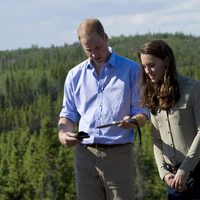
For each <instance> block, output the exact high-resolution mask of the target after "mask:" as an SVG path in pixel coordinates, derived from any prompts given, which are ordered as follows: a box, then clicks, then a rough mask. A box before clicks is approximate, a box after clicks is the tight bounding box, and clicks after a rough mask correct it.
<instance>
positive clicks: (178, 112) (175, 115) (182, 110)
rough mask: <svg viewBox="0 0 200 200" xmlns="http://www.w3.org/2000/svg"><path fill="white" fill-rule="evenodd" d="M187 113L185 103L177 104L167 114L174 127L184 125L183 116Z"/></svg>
mask: <svg viewBox="0 0 200 200" xmlns="http://www.w3.org/2000/svg"><path fill="white" fill-rule="evenodd" d="M186 112H187V103H186V102H184V103H179V104H177V105H176V106H175V107H174V108H173V109H171V111H170V112H169V117H170V121H172V122H173V124H174V125H181V124H183V123H184V120H183V116H184V115H185V114H186Z"/></svg>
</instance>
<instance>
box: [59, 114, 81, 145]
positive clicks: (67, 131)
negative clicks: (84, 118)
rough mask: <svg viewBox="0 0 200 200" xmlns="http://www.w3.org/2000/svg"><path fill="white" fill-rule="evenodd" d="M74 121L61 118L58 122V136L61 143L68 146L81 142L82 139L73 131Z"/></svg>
mask: <svg viewBox="0 0 200 200" xmlns="http://www.w3.org/2000/svg"><path fill="white" fill-rule="evenodd" d="M74 126H75V124H74V122H72V121H71V120H69V119H67V118H64V117H62V118H60V119H59V122H58V129H59V133H58V138H59V141H60V143H61V144H63V145H64V146H67V147H72V146H74V145H76V144H78V143H80V142H81V141H82V140H80V139H77V138H76V134H75V133H73V129H74Z"/></svg>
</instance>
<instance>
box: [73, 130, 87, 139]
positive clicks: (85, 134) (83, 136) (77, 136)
mask: <svg viewBox="0 0 200 200" xmlns="http://www.w3.org/2000/svg"><path fill="white" fill-rule="evenodd" d="M75 137H76V138H77V139H79V140H82V139H84V138H89V137H90V136H89V135H88V133H86V132H84V131H79V132H78V133H77V135H76V136H75Z"/></svg>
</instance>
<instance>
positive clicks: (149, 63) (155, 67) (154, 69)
mask: <svg viewBox="0 0 200 200" xmlns="http://www.w3.org/2000/svg"><path fill="white" fill-rule="evenodd" d="M140 59H141V64H142V67H143V69H144V72H145V73H146V74H147V75H148V76H149V78H150V80H151V81H152V82H154V83H155V82H158V81H159V80H160V79H161V78H162V77H163V75H164V72H165V67H164V64H163V60H162V59H160V58H158V57H155V56H153V55H150V54H141V55H140Z"/></svg>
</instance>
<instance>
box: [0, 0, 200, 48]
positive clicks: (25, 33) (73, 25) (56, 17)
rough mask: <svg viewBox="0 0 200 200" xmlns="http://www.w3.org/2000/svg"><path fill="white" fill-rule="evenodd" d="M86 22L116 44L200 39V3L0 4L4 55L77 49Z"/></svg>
mask: <svg viewBox="0 0 200 200" xmlns="http://www.w3.org/2000/svg"><path fill="white" fill-rule="evenodd" d="M86 18H98V19H99V20H100V21H101V22H102V24H103V26H104V28H105V32H106V33H107V34H108V36H109V37H110V38H111V37H113V36H120V35H124V36H130V35H136V34H146V33H152V34H153V33H176V32H181V33H184V34H190V35H194V36H200V0H0V51H3V50H14V49H19V48H31V47H32V45H37V46H38V47H50V46H52V45H54V46H63V45H65V44H73V43H74V42H77V41H78V39H77V34H76V29H77V26H78V25H79V24H80V22H81V21H82V20H84V19H86Z"/></svg>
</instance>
